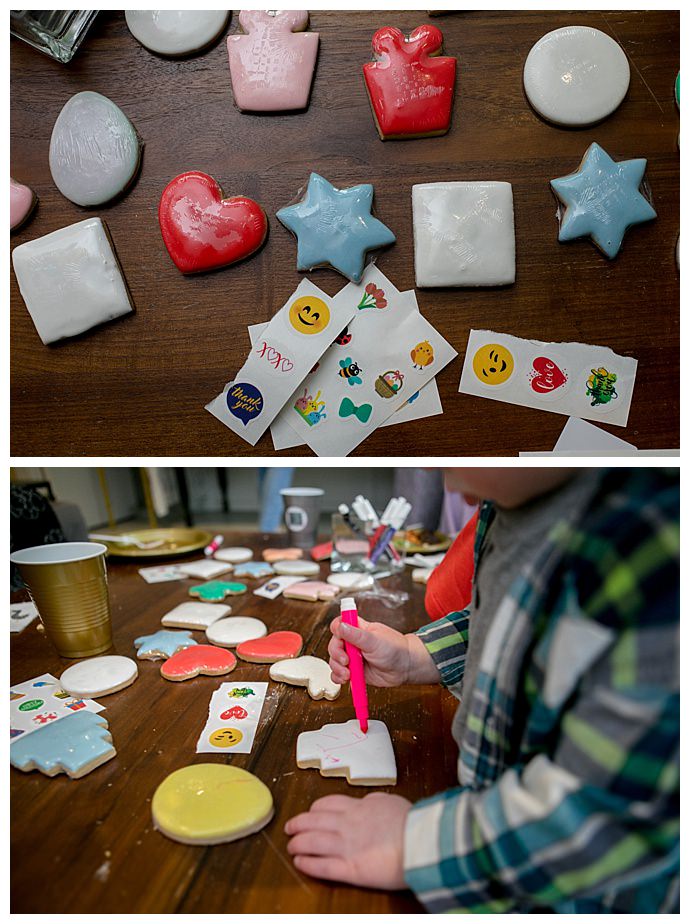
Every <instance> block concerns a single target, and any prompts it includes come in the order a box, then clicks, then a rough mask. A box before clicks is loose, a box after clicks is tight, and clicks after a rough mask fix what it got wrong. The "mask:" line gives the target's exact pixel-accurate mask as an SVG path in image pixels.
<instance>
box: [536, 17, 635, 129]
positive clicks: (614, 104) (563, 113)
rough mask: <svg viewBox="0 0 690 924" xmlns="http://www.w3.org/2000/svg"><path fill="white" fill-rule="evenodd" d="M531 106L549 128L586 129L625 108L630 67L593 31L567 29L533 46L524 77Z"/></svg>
mask: <svg viewBox="0 0 690 924" xmlns="http://www.w3.org/2000/svg"><path fill="white" fill-rule="evenodd" d="M522 79H523V83H524V86H525V93H526V95H527V99H528V100H529V102H530V105H531V106H532V108H533V109H535V110H536V112H537V113H538V114H539V115H540V116H542V118H544V119H546V120H547V121H549V122H555V123H556V124H557V125H571V126H575V127H582V126H584V125H592V124H593V123H594V122H600V121H601V120H602V119H605V118H606V117H607V116H609V115H611V113H612V112H614V111H615V110H616V109H617V108H618V107H619V106H620V104H621V103H622V102H623V99H624V97H625V94H626V93H627V92H628V85H629V84H630V65H629V64H628V59H627V58H626V56H625V52H624V51H623V49H622V48H621V47H620V45H619V44H618V42H615V41H614V40H613V39H612V38H611V36H609V35H607V34H606V33H605V32H601V31H600V30H599V29H592V28H591V27H590V26H564V27H563V28H561V29H554V30H553V32H548V33H547V34H546V35H544V36H542V38H540V39H539V41H538V42H537V43H536V44H535V45H533V46H532V49H531V51H530V53H529V54H528V55H527V60H526V61H525V68H524V71H523V75H522Z"/></svg>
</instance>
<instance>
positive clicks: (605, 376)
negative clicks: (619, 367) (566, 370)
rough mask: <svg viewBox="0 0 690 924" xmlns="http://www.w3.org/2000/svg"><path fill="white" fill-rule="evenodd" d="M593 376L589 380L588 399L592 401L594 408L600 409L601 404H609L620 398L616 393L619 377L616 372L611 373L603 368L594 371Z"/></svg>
mask: <svg viewBox="0 0 690 924" xmlns="http://www.w3.org/2000/svg"><path fill="white" fill-rule="evenodd" d="M591 372H592V374H591V375H590V377H589V378H588V379H587V397H588V398H591V399H592V407H598V406H599V405H600V404H609V403H610V402H611V401H615V399H616V398H617V397H618V392H617V391H616V382H617V380H618V376H617V375H616V373H615V372H609V371H608V369H604V367H603V366H601V367H600V368H599V369H592V370H591Z"/></svg>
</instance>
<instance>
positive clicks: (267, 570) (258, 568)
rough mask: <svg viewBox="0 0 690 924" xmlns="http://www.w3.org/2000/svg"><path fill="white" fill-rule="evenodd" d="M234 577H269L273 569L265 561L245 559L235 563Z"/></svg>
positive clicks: (273, 572)
mask: <svg viewBox="0 0 690 924" xmlns="http://www.w3.org/2000/svg"><path fill="white" fill-rule="evenodd" d="M234 573H235V577H248V578H262V577H270V576H271V575H272V574H275V571H274V570H273V568H271V566H270V565H269V564H268V562H267V561H245V562H242V564H241V565H235V572H234Z"/></svg>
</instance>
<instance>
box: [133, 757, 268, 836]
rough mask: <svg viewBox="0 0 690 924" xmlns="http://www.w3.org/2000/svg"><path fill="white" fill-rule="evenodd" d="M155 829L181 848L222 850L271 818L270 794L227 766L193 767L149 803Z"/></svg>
mask: <svg viewBox="0 0 690 924" xmlns="http://www.w3.org/2000/svg"><path fill="white" fill-rule="evenodd" d="M151 814H152V816H153V824H154V826H155V827H156V828H157V829H158V830H159V831H160V832H161V833H162V834H165V835H166V837H169V838H172V840H174V841H179V842H180V843H182V844H224V843H227V842H228V841H236V840H238V839H239V838H240V837H246V836H247V835H248V834H254V833H255V832H257V831H259V830H261V828H263V827H264V826H265V825H267V824H268V822H269V821H270V820H271V818H272V817H273V797H272V795H271V792H270V790H269V788H268V787H267V786H266V785H265V784H264V783H262V782H261V780H259V779H258V778H257V777H255V776H254V774H253V773H248V772H247V771H246V770H241V769H240V768H239V767H232V766H229V765H228V764H192V766H190V767H182V768H181V769H180V770H175V772H174V773H171V774H170V776H167V777H166V778H165V779H164V780H163V782H162V783H161V784H160V785H159V786H158V788H157V789H156V791H155V793H154V794H153V799H152V800H151Z"/></svg>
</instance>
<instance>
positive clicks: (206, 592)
mask: <svg viewBox="0 0 690 924" xmlns="http://www.w3.org/2000/svg"><path fill="white" fill-rule="evenodd" d="M246 592H247V585H246V584H240V583H239V581H207V582H206V584H197V585H196V587H190V588H189V596H190V597H198V598H199V600H204V601H205V602H206V603H222V602H223V600H225V598H226V597H234V596H237V595H238V594H245V593H246Z"/></svg>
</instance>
